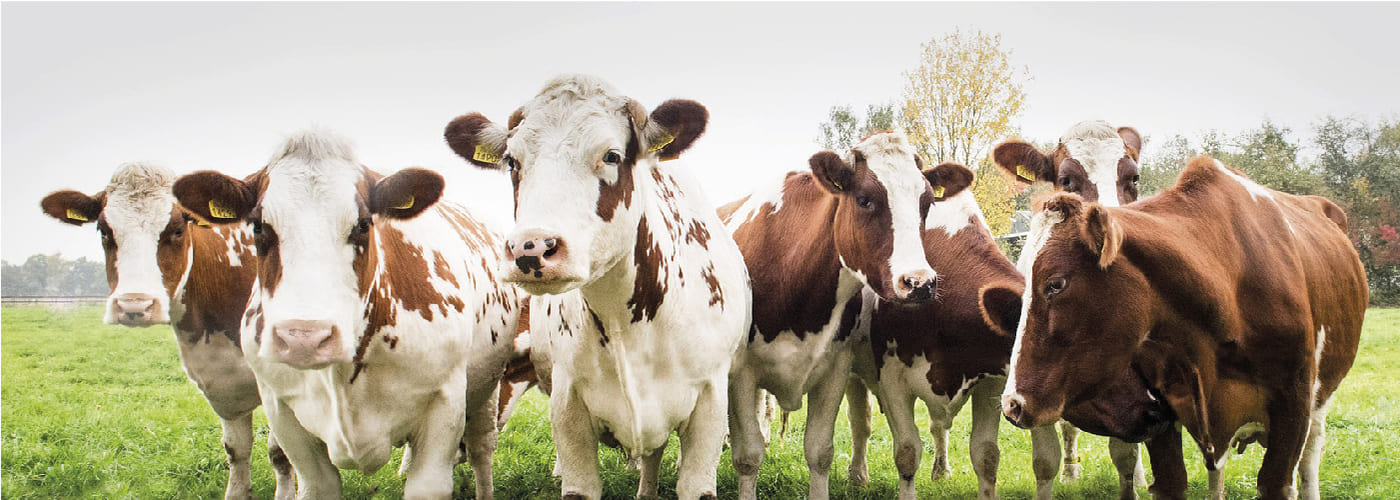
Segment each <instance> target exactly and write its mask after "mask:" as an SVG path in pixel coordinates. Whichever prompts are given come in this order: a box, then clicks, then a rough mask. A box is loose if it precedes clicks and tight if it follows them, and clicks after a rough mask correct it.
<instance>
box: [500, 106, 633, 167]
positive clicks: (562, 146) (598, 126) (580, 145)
mask: <svg viewBox="0 0 1400 500" xmlns="http://www.w3.org/2000/svg"><path fill="white" fill-rule="evenodd" d="M613 101H614V100H613V99H609V98H592V99H576V98H569V97H560V98H555V99H551V100H548V101H545V102H533V103H532V104H533V106H527V111H526V113H525V116H526V118H525V120H524V121H522V122H521V123H520V125H519V126H517V127H516V128H515V130H513V131H512V132H511V136H510V139H509V140H508V141H507V150H509V151H511V152H512V154H517V155H519V154H521V153H522V152H523V153H527V154H528V153H540V152H543V151H555V152H559V153H563V154H569V153H575V154H581V153H582V152H584V151H591V150H593V149H597V148H614V147H615V148H621V147H625V146H626V145H627V140H628V139H629V134H630V132H631V130H630V129H629V123H628V120H627V117H626V116H625V115H624V114H623V113H622V110H623V106H624V105H625V101H623V103H621V104H619V103H616V102H613Z"/></svg>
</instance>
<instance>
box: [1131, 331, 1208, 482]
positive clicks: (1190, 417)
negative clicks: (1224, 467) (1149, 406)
mask: <svg viewBox="0 0 1400 500" xmlns="http://www.w3.org/2000/svg"><path fill="white" fill-rule="evenodd" d="M1176 350H1177V348H1176V347H1174V346H1168V345H1164V344H1163V343H1162V342H1159V341H1156V340H1152V339H1148V340H1147V341H1146V342H1143V344H1142V346H1141V347H1139V348H1138V350H1137V352H1136V354H1134V356H1133V364H1134V365H1135V366H1136V367H1137V369H1138V373H1141V374H1142V376H1143V378H1145V379H1147V380H1146V382H1147V383H1148V384H1149V385H1150V386H1151V387H1153V388H1155V389H1157V390H1159V391H1161V394H1162V396H1163V398H1164V399H1166V400H1167V401H1166V402H1167V405H1169V406H1171V408H1172V411H1173V412H1174V413H1176V416H1177V419H1178V421H1180V422H1181V425H1182V426H1184V427H1186V430H1187V432H1189V433H1190V434H1191V437H1193V438H1195V439H1196V444H1197V446H1200V448H1201V452H1202V453H1204V454H1205V455H1206V457H1208V458H1207V460H1206V462H1207V463H1211V462H1212V461H1213V460H1214V459H1215V458H1216V455H1215V445H1214V444H1212V443H1214V441H1212V440H1211V437H1210V428H1211V425H1210V414H1209V412H1208V410H1207V409H1206V404H1205V403H1206V400H1205V399H1206V398H1205V391H1204V390H1203V387H1202V385H1201V373H1200V371H1198V370H1197V369H1196V367H1195V365H1193V364H1191V363H1190V362H1188V361H1187V360H1186V359H1185V357H1184V356H1183V355H1181V354H1179V353H1176Z"/></svg>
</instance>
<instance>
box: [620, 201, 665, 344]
mask: <svg viewBox="0 0 1400 500" xmlns="http://www.w3.org/2000/svg"><path fill="white" fill-rule="evenodd" d="M632 257H633V259H634V260H635V262H636V265H637V277H636V279H635V280H634V281H633V284H632V298H630V299H628V300H627V307H628V308H630V309H631V310H632V322H633V323H638V322H641V321H644V320H645V321H650V320H651V319H652V318H655V317H656V310H657V309H659V308H660V307H661V303H662V302H663V301H665V300H666V291H667V290H668V289H670V283H668V282H667V278H666V268H667V262H666V261H667V259H666V256H665V255H663V254H662V253H661V245H660V244H659V243H657V242H656V241H654V240H653V239H652V233H651V229H650V228H649V227H648V226H647V219H646V218H645V217H643V218H642V220H641V222H640V223H638V225H637V245H636V247H635V248H634V250H633V255H632Z"/></svg>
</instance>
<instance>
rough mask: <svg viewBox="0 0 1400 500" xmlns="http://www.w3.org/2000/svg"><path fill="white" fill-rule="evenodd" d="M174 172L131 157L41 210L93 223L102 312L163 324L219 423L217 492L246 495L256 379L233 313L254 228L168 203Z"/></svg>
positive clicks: (284, 486)
mask: <svg viewBox="0 0 1400 500" xmlns="http://www.w3.org/2000/svg"><path fill="white" fill-rule="evenodd" d="M174 182H175V174H173V173H171V172H170V171H169V170H166V169H164V168H161V167H158V166H154V165H149V164H142V163H129V164H125V165H122V166H120V167H118V168H117V171H116V173H114V174H113V175H112V180H111V183H109V184H108V185H107V188H106V189H105V190H103V191H100V192H98V193H97V194H95V195H92V196H88V195H86V194H83V193H80V192H77V191H58V192H54V193H52V194H50V195H48V196H46V197H44V200H43V202H42V203H41V206H42V208H43V210H44V213H46V214H48V215H50V216H52V217H54V218H56V219H58V220H60V221H63V222H66V223H69V224H74V225H83V224H88V223H96V225H97V232H98V234H100V235H101V236H102V249H103V251H104V252H105V253H106V258H107V284H108V285H109V286H110V287H111V290H112V293H111V295H110V296H108V297H107V307H106V314H105V315H104V319H103V320H104V321H105V322H106V323H108V324H119V325H126V326H149V325H155V324H170V326H171V329H173V330H174V331H175V340H176V342H177V344H178V345H179V346H180V363H181V365H182V366H183V367H184V368H185V374H186V375H188V376H189V378H190V381H192V382H194V383H195V385H196V386H198V387H199V390H200V392H201V393H203V394H204V398H205V400H207V401H208V402H209V407H210V408H212V409H213V410H214V413H215V414H217V415H218V416H219V420H220V421H221V424H222V426H223V444H224V452H225V453H226V454H227V456H228V466H229V471H228V473H229V476H228V486H227V489H226V490H225V493H224V496H225V498H248V497H249V495H251V493H252V491H251V489H252V487H253V483H252V475H251V473H252V471H251V467H250V464H249V459H250V458H251V452H252V446H253V409H255V408H257V407H258V404H259V400H258V386H257V383H256V382H255V381H254V380H253V372H252V371H251V370H249V369H248V363H247V362H245V361H244V360H243V351H242V350H241V349H239V347H238V344H239V342H238V340H239V331H238V325H239V318H240V317H241V316H242V314H243V308H244V306H245V305H246V304H247V302H248V293H249V291H250V290H252V286H253V278H254V275H255V274H256V272H257V262H256V260H255V259H254V256H253V245H252V240H253V238H252V234H250V233H248V232H247V231H246V230H244V229H243V228H241V227H233V226H224V227H214V228H211V227H207V226H205V225H200V224H198V223H196V222H195V221H194V219H192V218H191V217H190V216H188V215H186V214H185V212H184V211H183V210H181V209H180V208H179V207H177V206H176V205H175V197H174V196H173V195H171V193H170V187H171V185H172V184H173V183H174ZM268 459H269V461H270V462H271V463H272V466H273V470H274V472H275V473H276V478H277V497H278V498H290V497H291V495H292V490H293V486H292V476H291V472H292V471H291V464H290V463H289V462H288V461H287V457H286V455H284V454H283V453H282V449H281V447H279V446H278V445H277V440H276V438H274V437H271V436H269V439H268Z"/></svg>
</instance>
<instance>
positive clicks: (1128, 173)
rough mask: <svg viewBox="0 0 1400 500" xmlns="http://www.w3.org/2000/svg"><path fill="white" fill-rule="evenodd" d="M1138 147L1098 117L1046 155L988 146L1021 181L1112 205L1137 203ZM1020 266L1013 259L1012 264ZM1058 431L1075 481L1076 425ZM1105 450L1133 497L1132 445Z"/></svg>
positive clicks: (1137, 480) (1113, 442) (1136, 481)
mask: <svg viewBox="0 0 1400 500" xmlns="http://www.w3.org/2000/svg"><path fill="white" fill-rule="evenodd" d="M1141 151H1142V135H1141V134H1139V133H1138V131H1137V130H1136V129H1134V128H1132V127H1114V126H1113V125H1111V124H1109V123H1108V122H1106V121H1103V120H1085V121H1082V122H1079V123H1076V124H1074V125H1071V126H1070V127H1069V129H1068V130H1066V131H1065V134H1064V135H1063V136H1061V137H1060V140H1059V143H1058V144H1056V145H1055V149H1053V150H1051V151H1049V152H1048V153H1047V152H1042V151H1040V150H1039V149H1037V148H1036V147H1035V146H1032V145H1030V144H1028V143H1026V142H1025V141H1020V140H1016V139H1012V140H1007V141H1004V142H1002V143H1001V144H998V145H997V146H996V147H995V148H993V150H992V158H993V160H994V161H995V162H996V164H997V165H998V166H1000V167H1001V168H1002V169H1003V170H1006V171H1007V172H1008V173H1010V174H1012V175H1014V176H1015V177H1016V180H1018V181H1021V182H1023V183H1027V184H1034V183H1036V182H1048V183H1050V185H1051V186H1053V187H1054V189H1055V190H1056V191H1062V192H1067V193H1075V194H1078V195H1080V196H1082V197H1083V198H1084V199H1085V200H1086V201H1097V202H1099V203H1100V204H1102V205H1103V206H1108V207H1116V206H1119V205H1126V204H1128V203H1132V202H1134V201H1137V198H1138V178H1139V175H1138V160H1139V155H1140V154H1141ZM1034 253H1035V249H1034V248H1029V247H1026V248H1023V249H1022V252H1021V256H1022V258H1023V259H1024V258H1025V256H1026V255H1033V254H1034ZM1022 264H1023V262H1019V261H1018V262H1017V267H1022ZM1060 430H1061V431H1063V432H1064V444H1065V448H1064V464H1065V467H1064V477H1065V479H1077V478H1078V477H1079V474H1080V466H1079V451H1078V446H1077V444H1078V441H1079V429H1076V428H1075V427H1074V426H1072V425H1070V424H1068V423H1065V422H1060ZM1108 452H1109V455H1110V456H1112V457H1113V463H1114V465H1115V466H1117V468H1118V477H1119V483H1120V484H1119V490H1120V493H1121V498H1137V493H1136V490H1135V489H1134V486H1144V485H1146V484H1147V482H1146V480H1145V479H1144V478H1143V472H1142V463H1141V462H1140V461H1139V460H1138V446H1137V445H1135V444H1131V443H1124V442H1122V441H1119V440H1117V439H1113V438H1110V439H1109V441H1108Z"/></svg>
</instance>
